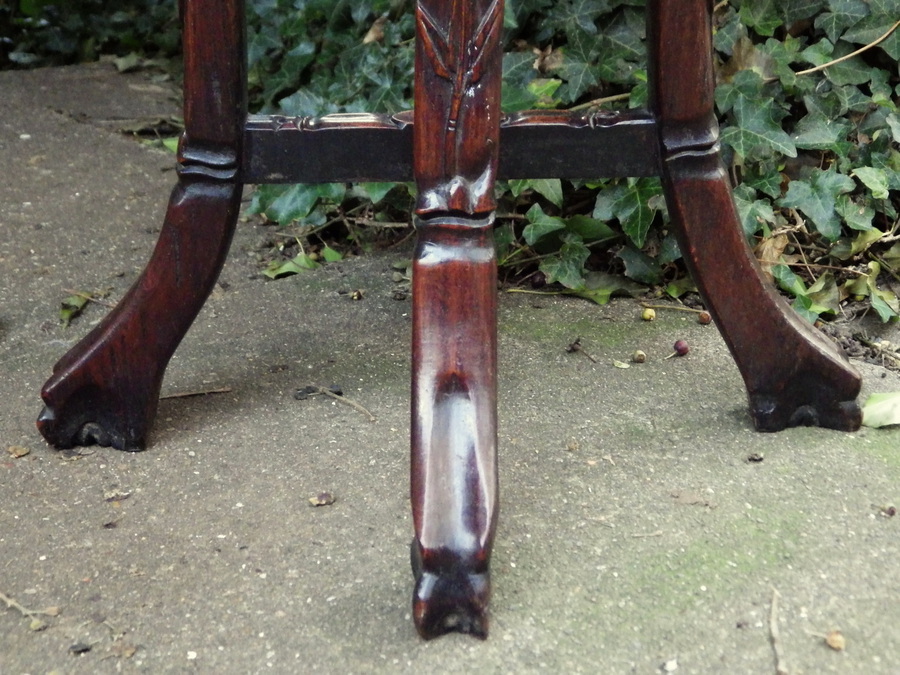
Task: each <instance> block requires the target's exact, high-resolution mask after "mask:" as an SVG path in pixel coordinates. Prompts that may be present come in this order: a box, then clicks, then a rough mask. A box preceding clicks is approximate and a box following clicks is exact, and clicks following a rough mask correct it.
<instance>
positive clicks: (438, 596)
mask: <svg viewBox="0 0 900 675" xmlns="http://www.w3.org/2000/svg"><path fill="white" fill-rule="evenodd" d="M411 558H412V568H413V574H414V576H415V578H416V587H415V592H414V593H413V621H414V622H415V625H416V630H418V631H419V635H421V636H422V637H423V638H425V639H426V640H431V639H433V638H436V637H440V636H441V635H445V634H446V633H453V632H456V633H467V634H469V635H473V636H475V637H477V638H480V639H482V640H484V639H486V638H487V635H488V615H487V607H488V600H489V599H490V595H491V584H490V572H489V571H488V568H487V564H486V562H481V563H474V564H473V562H471V561H469V560H463V559H460V557H459V556H457V555H455V554H453V553H451V552H449V551H445V550H441V551H437V552H429V554H428V558H429V565H428V566H429V567H432V568H435V569H433V570H426V569H425V568H424V563H423V555H422V551H421V548H420V547H419V545H418V544H417V543H416V542H415V540H414V541H413V544H412V551H411Z"/></svg>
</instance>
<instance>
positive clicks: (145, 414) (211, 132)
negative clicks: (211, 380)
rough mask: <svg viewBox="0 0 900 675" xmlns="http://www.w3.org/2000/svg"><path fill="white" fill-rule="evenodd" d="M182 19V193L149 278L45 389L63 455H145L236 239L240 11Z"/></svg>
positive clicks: (185, 13) (229, 6)
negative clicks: (188, 337) (180, 360)
mask: <svg viewBox="0 0 900 675" xmlns="http://www.w3.org/2000/svg"><path fill="white" fill-rule="evenodd" d="M181 15H182V21H183V35H184V52H185V57H184V58H185V110H184V117H185V133H184V135H183V136H182V139H181V147H180V150H179V156H178V175H179V179H178V185H177V186H176V187H175V189H174V190H173V192H172V197H171V199H170V201H169V207H168V211H167V212H166V218H165V222H164V224H163V228H162V231H161V233H160V237H159V241H158V242H157V245H156V249H155V250H154V252H153V255H152V257H151V259H150V262H149V264H148V265H147V268H146V269H145V270H144V272H143V273H142V274H141V276H140V277H139V278H138V280H137V281H136V282H135V284H134V286H133V287H132V288H131V290H129V292H128V293H127V294H126V295H125V297H124V298H123V299H122V301H121V302H120V303H119V305H118V306H117V307H116V308H115V309H114V310H113V311H112V312H111V313H110V314H109V315H108V316H107V317H106V319H104V321H103V322H102V323H100V325H98V326H97V327H96V328H95V329H94V330H92V331H91V332H90V333H89V334H88V335H87V336H86V337H85V338H84V339H82V340H81V341H80V342H79V343H78V344H77V345H76V346H75V347H73V348H72V350H70V351H69V353H68V354H66V355H65V356H64V357H63V358H62V359H61V360H60V361H59V363H57V364H56V366H55V367H54V373H53V376H52V377H51V378H50V380H48V381H47V383H46V384H45V385H44V388H43V391H42V392H41V396H42V398H43V400H44V403H45V408H44V410H43V412H42V413H41V415H40V417H39V418H38V429H39V430H40V432H41V433H42V434H43V435H44V437H45V438H46V439H47V441H48V442H49V443H50V444H52V445H54V446H56V447H59V448H68V447H72V446H73V445H87V444H90V443H99V444H101V445H112V446H114V447H116V448H119V449H122V450H140V449H142V448H143V447H144V446H145V444H146V442H147V434H148V432H149V428H150V425H151V424H152V422H153V418H154V415H155V414H156V407H157V401H158V397H159V389H160V385H161V383H162V378H163V374H164V372H165V368H166V365H167V364H168V362H169V359H170V358H171V356H172V354H173V353H174V351H175V348H176V347H177V346H178V343H179V342H181V339H182V338H183V337H184V334H185V333H186V332H187V330H188V328H189V327H190V325H191V323H192V322H193V320H194V318H195V317H196V316H197V313H198V312H199V311H200V308H201V307H202V306H203V303H204V301H205V300H206V298H207V296H208V295H209V292H210V291H211V290H212V287H213V285H214V284H215V282H216V279H217V277H218V275H219V271H220V270H221V268H222V264H223V262H224V260H225V256H226V254H227V251H228V246H229V244H230V242H231V237H232V234H233V232H234V227H235V223H236V221H237V216H238V211H239V207H240V198H241V187H242V186H241V184H240V183H239V177H238V167H239V166H240V149H241V148H240V144H241V137H242V133H243V124H244V119H245V116H246V105H245V94H244V88H245V84H244V65H243V64H244V40H243V21H244V7H243V2H242V1H241V0H228V1H226V2H221V1H216V0H189V1H186V2H182V3H181Z"/></svg>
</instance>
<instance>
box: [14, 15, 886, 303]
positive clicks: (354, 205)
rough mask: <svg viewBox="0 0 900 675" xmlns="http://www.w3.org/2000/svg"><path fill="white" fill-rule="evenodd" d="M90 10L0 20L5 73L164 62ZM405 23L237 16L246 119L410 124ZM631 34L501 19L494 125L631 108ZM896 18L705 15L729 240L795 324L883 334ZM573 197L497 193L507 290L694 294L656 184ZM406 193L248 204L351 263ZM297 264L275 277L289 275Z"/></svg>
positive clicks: (533, 190)
mask: <svg viewBox="0 0 900 675" xmlns="http://www.w3.org/2000/svg"><path fill="white" fill-rule="evenodd" d="M103 4H104V3H102V0H80V2H65V0H55V1H54V0H19V1H18V2H13V3H11V4H9V3H7V4H4V5H2V6H0V25H2V27H3V28H5V29H6V31H5V34H8V35H9V36H10V37H9V38H8V39H6V40H5V41H4V42H3V43H2V44H3V45H4V50H5V51H4V52H3V55H4V58H5V59H6V60H7V62H8V63H7V65H8V64H9V63H10V62H11V63H12V64H14V65H27V64H29V63H35V62H40V63H61V62H70V61H73V60H78V59H83V58H88V57H90V56H92V55H95V54H97V53H99V52H101V51H103V52H115V53H119V54H122V53H126V52H129V51H133V50H135V49H136V48H139V49H141V50H142V51H144V53H147V52H148V51H149V52H151V53H152V54H155V53H156V52H162V53H170V52H171V50H172V49H173V48H174V47H175V46H176V45H177V34H176V33H175V31H174V29H175V27H176V21H175V19H176V17H175V11H176V10H175V3H173V2H171V0H169V1H164V0H123V2H121V3H118V5H117V9H116V10H115V11H113V12H110V11H105V12H104V11H102V10H103ZM412 7H413V3H412V2H409V1H404V0H337V1H336V2H335V0H249V2H248V6H247V18H248V48H249V50H248V51H249V55H248V74H249V85H250V94H251V102H252V104H251V105H252V108H253V111H254V112H257V111H258V112H266V113H284V114H290V115H322V114H328V113H334V112H356V111H363V110H367V111H374V112H395V111H399V110H402V109H408V108H410V107H411V105H412V101H411V96H412V90H411V85H412V69H413V39H414V32H415V31H414V22H413V15H412ZM643 15H644V0H507V2H506V11H505V16H504V30H505V35H504V51H505V53H504V57H503V90H502V91H503V108H504V110H506V111H507V112H511V111H516V110H523V109H529V108H559V109H572V108H578V109H585V110H600V109H604V108H609V107H614V106H628V107H639V106H642V105H644V104H645V103H646V100H647V76H646V46H645V35H644V30H645V29H644V19H643ZM898 17H900V0H730V2H728V3H716V13H715V16H714V35H713V44H714V47H715V50H716V77H717V89H716V106H717V112H718V115H719V120H720V124H721V134H720V139H721V143H722V147H723V152H724V156H725V160H726V162H727V164H728V167H729V171H730V174H731V176H732V179H733V182H734V184H735V202H736V205H737V209H738V213H739V216H740V220H741V224H742V227H743V230H744V234H745V235H746V236H747V238H748V240H749V241H750V243H751V245H752V246H754V247H755V248H757V249H758V250H762V249H766V250H768V251H770V252H771V251H772V250H773V245H772V244H773V242H775V241H779V242H782V243H781V244H780V245H779V246H777V247H774V249H776V250H775V253H776V255H777V259H775V260H769V261H768V263H767V265H768V267H767V268H768V269H770V270H771V272H772V275H773V281H774V282H775V283H777V284H778V285H779V286H780V287H781V288H782V289H783V290H784V291H785V292H786V293H787V294H789V295H790V296H792V297H793V299H794V302H795V307H797V309H798V310H799V311H801V313H802V314H804V315H805V316H807V317H808V318H810V319H811V320H814V319H816V318H817V317H820V316H824V317H829V316H833V315H835V314H836V313H838V312H839V311H844V312H846V311H847V306H848V300H849V301H851V303H853V302H855V303H858V304H856V305H854V307H856V308H860V309H862V310H866V311H868V310H871V311H873V312H875V313H877V314H878V316H880V317H881V318H882V319H884V320H891V319H896V318H897V316H898V301H897V296H896V294H895V292H896V290H897V284H898V283H900V249H898V246H900V244H898V242H900V214H898V209H900V110H898V102H900V78H898V71H897V60H898V59H900V30H894V29H896V22H897V20H898ZM6 52H8V53H6ZM584 178H585V180H584V181H559V180H548V179H532V180H516V181H509V182H508V183H503V182H501V183H500V184H498V186H497V197H498V202H499V204H500V208H499V209H498V227H497V229H496V241H497V249H498V257H499V260H500V261H501V265H502V267H503V269H504V270H505V274H506V277H507V278H508V279H513V280H515V279H530V280H531V281H532V282H533V283H535V284H539V283H541V282H544V281H546V282H550V283H558V284H560V285H562V286H563V287H564V288H566V289H567V291H568V292H572V293H577V294H582V295H584V297H591V298H593V299H596V300H603V299H605V298H608V297H609V293H612V292H633V291H634V289H635V284H641V285H650V286H661V287H664V288H665V289H667V292H669V293H670V294H671V295H678V294H680V293H683V292H685V290H687V289H690V288H691V284H690V282H689V281H686V280H685V272H684V269H683V267H682V266H681V265H680V263H679V252H678V247H677V245H676V244H675V242H674V239H673V237H672V236H671V234H670V233H669V232H668V229H667V216H666V208H665V203H664V200H663V198H662V194H661V189H660V185H659V181H658V180H655V179H647V178H639V179H636V178H621V179H615V180H603V181H593V182H589V181H590V179H591V177H589V176H586V177H584ZM411 192H412V188H411V187H410V186H405V185H401V186H396V187H394V186H390V185H367V186H345V185H336V186H335V185H326V186H264V187H261V188H260V189H259V190H258V191H257V192H256V193H255V196H254V198H253V203H252V206H251V212H255V213H262V214H265V216H266V217H268V218H270V219H271V220H273V221H277V222H279V223H282V224H284V225H291V226H292V227H293V228H294V231H295V232H299V233H300V235H301V236H307V237H309V236H312V237H317V238H318V242H317V241H315V240H310V241H309V243H310V246H311V248H308V250H310V251H311V252H312V253H313V254H315V253H316V251H317V247H321V246H323V245H324V242H325V241H331V242H335V241H340V242H342V244H343V246H344V248H345V249H346V248H347V246H348V244H349V247H350V248H356V249H365V248H367V247H369V246H371V245H373V242H374V241H377V239H378V238H380V237H385V236H386V235H385V233H394V232H396V225H397V224H398V223H401V222H408V220H409V216H408V214H409V209H410V206H411ZM391 228H394V229H391ZM782 239H784V241H782ZM334 245H335V246H337V244H334ZM300 248H301V250H300V253H296V252H295V251H294V250H290V251H288V252H287V253H289V255H286V258H285V260H284V261H282V262H292V263H293V264H294V265H295V266H297V267H298V268H300V267H303V266H304V265H305V264H306V262H307V261H306V260H305V259H304V258H300V259H299V262H298V260H297V259H298V257H299V256H301V254H302V255H307V254H306V253H304V252H303V247H302V246H301V247H300ZM313 262H315V261H313ZM307 266H308V265H307ZM611 278H620V279H621V278H624V279H625V280H627V281H628V283H623V284H618V285H616V284H613V283H611V282H610V281H609V279H611ZM892 286H893V290H892ZM613 288H614V289H615V290H614V291H613V290H610V291H609V293H607V290H609V289H613Z"/></svg>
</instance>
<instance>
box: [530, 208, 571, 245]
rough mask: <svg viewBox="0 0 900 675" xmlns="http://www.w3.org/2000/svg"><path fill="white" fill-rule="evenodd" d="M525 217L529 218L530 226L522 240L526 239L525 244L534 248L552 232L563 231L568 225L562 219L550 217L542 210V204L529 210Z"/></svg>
mask: <svg viewBox="0 0 900 675" xmlns="http://www.w3.org/2000/svg"><path fill="white" fill-rule="evenodd" d="M525 216H526V217H527V218H528V225H526V226H525V229H524V230H523V231H522V238H523V239H525V243H526V244H528V245H529V246H534V245H535V244H536V243H537V242H538V241H540V240H541V239H542V238H543V237H545V236H546V235H548V234H550V233H551V232H556V231H557V230H563V229H565V227H566V223H565V221H564V220H563V219H562V218H557V217H555V216H548V215H547V214H546V213H544V209H542V208H541V205H540V204H535V205H534V206H532V207H531V208H530V209H528V213H526V214H525Z"/></svg>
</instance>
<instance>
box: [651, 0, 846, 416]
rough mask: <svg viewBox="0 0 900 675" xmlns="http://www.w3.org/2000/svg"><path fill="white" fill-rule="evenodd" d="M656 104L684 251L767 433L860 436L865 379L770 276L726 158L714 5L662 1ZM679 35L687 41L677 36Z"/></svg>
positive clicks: (654, 4) (657, 8) (654, 61)
mask: <svg viewBox="0 0 900 675" xmlns="http://www.w3.org/2000/svg"><path fill="white" fill-rule="evenodd" d="M648 12H649V14H648V21H649V26H650V28H649V30H648V35H649V36H650V43H651V68H652V71H653V74H652V77H651V82H652V83H653V87H652V92H651V105H652V106H653V108H654V112H655V113H656V114H657V116H658V119H659V125H660V133H661V147H662V158H661V161H662V178H663V185H664V188H665V193H666V200H667V203H668V207H669V215H670V216H671V219H672V223H673V225H674V227H675V230H676V233H677V235H678V237H679V242H680V245H681V252H682V255H683V256H684V259H685V262H686V263H687V265H688V267H689V268H690V270H691V274H692V275H693V277H694V281H695V282H696V283H697V286H698V288H699V290H700V292H701V294H702V295H703V297H704V299H705V300H706V302H707V304H708V306H709V310H710V312H711V313H712V315H713V317H714V318H715V320H716V325H717V326H718V328H719V330H720V331H721V333H722V336H723V337H724V338H725V342H726V343H727V344H728V347H729V349H730V350H731V353H732V355H733V356H734V359H735V361H736V363H737V365H738V368H739V369H740V371H741V375H742V376H743V378H744V382H745V383H746V386H747V391H748V394H749V397H750V410H751V414H752V416H753V420H754V423H755V424H756V427H757V428H758V429H759V430H761V431H778V430H780V429H783V428H785V427H787V426H791V425H798V424H817V425H821V426H824V427H831V428H834V429H841V430H848V431H849V430H853V429H856V428H858V427H859V425H860V423H861V419H862V416H861V413H860V409H859V405H858V404H857V402H856V400H855V399H856V397H857V395H858V394H859V389H860V384H861V381H860V377H859V374H858V373H856V371H855V370H854V369H853V368H852V367H851V366H850V364H849V363H848V362H847V360H846V359H845V358H844V357H843V356H842V355H841V354H840V353H839V352H838V350H837V348H836V347H835V346H834V345H832V344H831V343H830V342H829V341H828V340H827V339H826V338H825V337H824V336H822V335H821V334H820V333H819V332H818V331H816V330H815V329H814V328H813V327H812V326H811V325H809V324H808V323H807V322H805V321H804V320H803V319H801V318H800V317H799V316H797V314H796V313H795V312H794V311H793V310H792V309H791V308H790V307H789V306H788V305H787V303H786V302H785V301H784V300H783V299H782V298H781V297H780V296H779V295H778V294H777V292H776V291H775V290H774V289H773V288H772V286H771V284H769V283H768V281H767V280H766V279H765V278H764V277H763V276H762V273H761V271H760V269H759V265H758V263H757V262H756V259H755V258H754V256H753V253H752V251H751V250H750V247H749V245H748V244H747V242H746V240H745V238H744V235H743V231H742V229H741V226H740V222H739V220H738V216H737V211H736V209H735V206H734V201H733V199H732V196H731V188H730V184H729V181H728V175H727V172H726V171H725V168H724V166H723V165H722V161H721V159H720V156H719V147H718V127H717V125H716V120H715V116H714V112H713V75H712V62H711V60H710V59H704V58H697V54H698V53H700V54H711V53H712V45H711V42H710V40H711V37H710V36H711V29H710V13H711V2H710V1H709V0H652V1H651V2H650V3H649V4H648ZM676 36H677V37H676Z"/></svg>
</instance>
